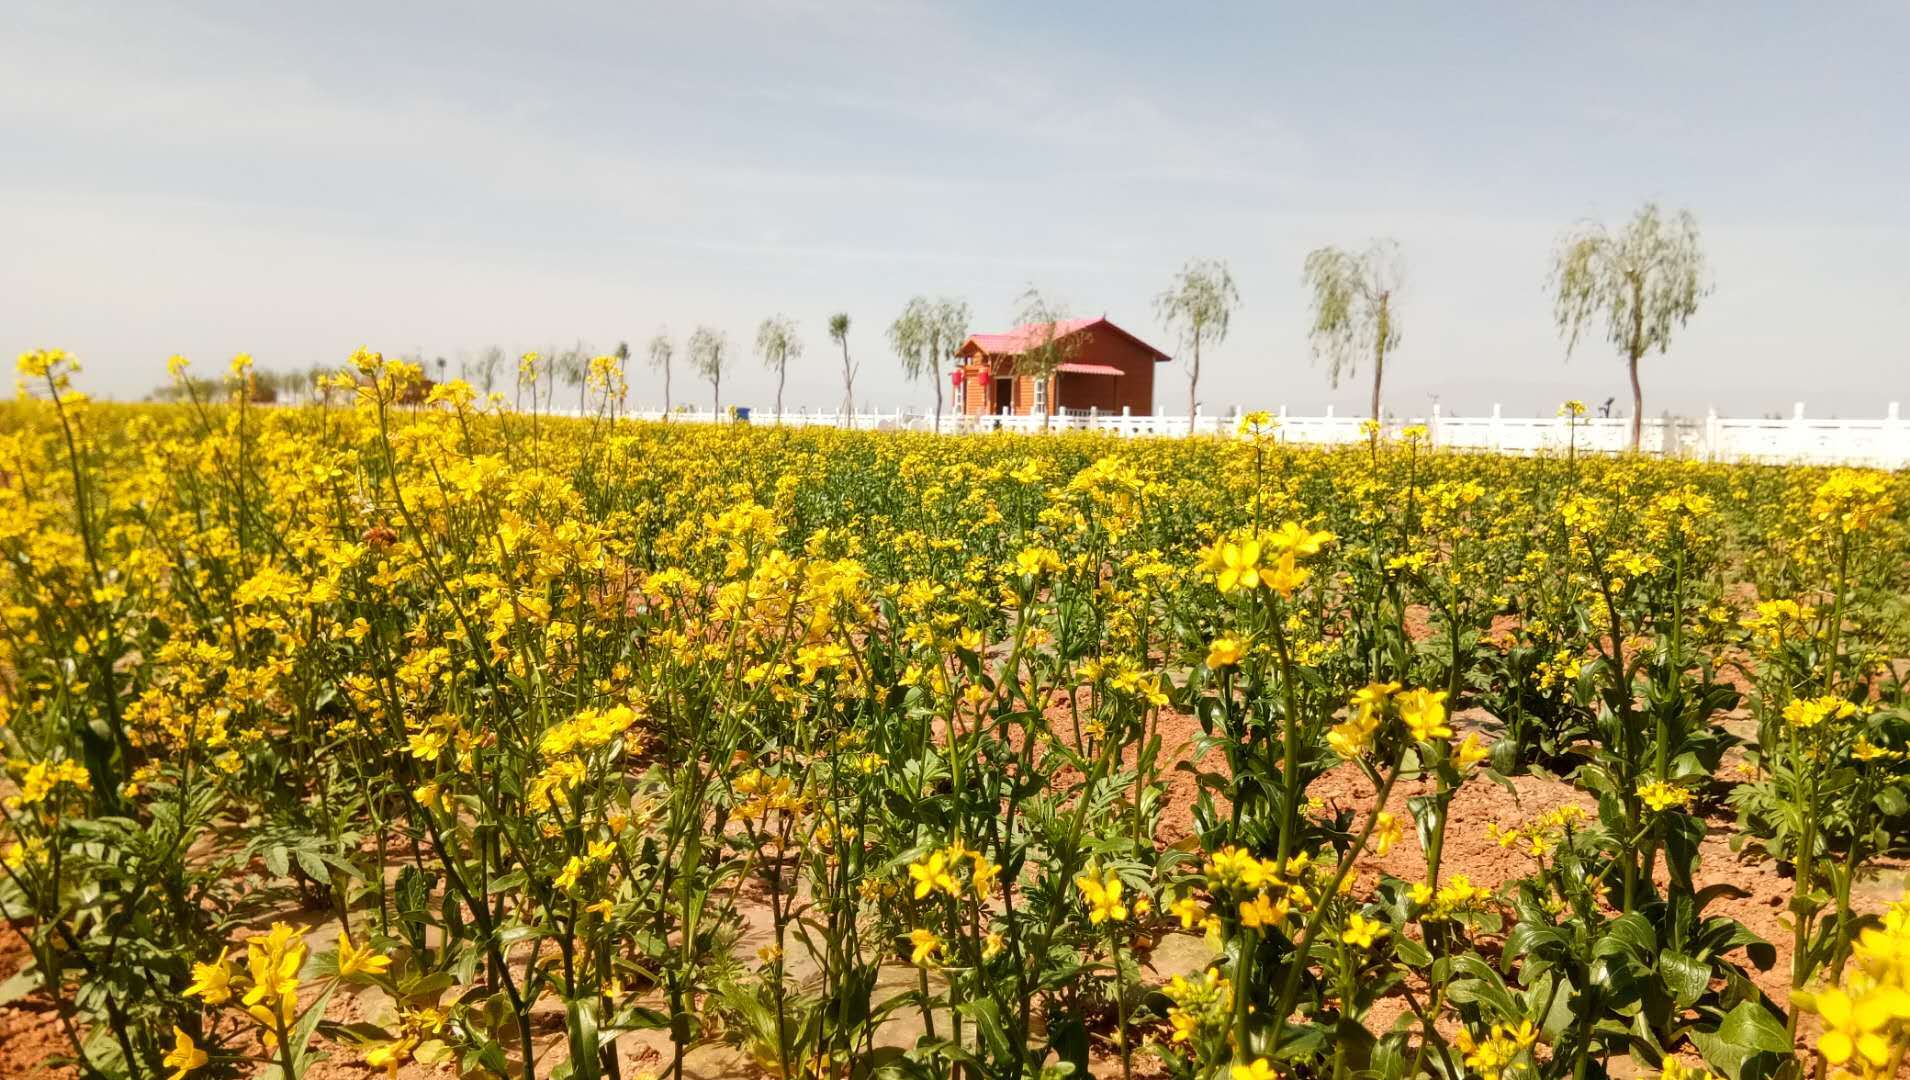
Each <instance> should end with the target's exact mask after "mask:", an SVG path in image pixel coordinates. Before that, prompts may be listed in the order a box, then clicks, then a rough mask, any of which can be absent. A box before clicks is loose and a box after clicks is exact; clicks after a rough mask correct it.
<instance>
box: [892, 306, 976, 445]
mask: <svg viewBox="0 0 1910 1080" xmlns="http://www.w3.org/2000/svg"><path fill="white" fill-rule="evenodd" d="M968 318H969V312H968V305H967V304H965V303H962V302H961V301H959V300H953V299H950V298H948V297H943V298H942V299H941V300H940V301H935V302H931V301H930V300H929V298H928V297H926V296H917V297H913V298H911V299H910V300H909V302H908V304H907V305H905V306H904V307H903V308H902V314H901V315H899V316H897V317H896V320H895V321H894V322H892V323H890V324H889V347H890V348H892V349H894V350H895V355H896V356H897V357H899V358H900V359H901V361H902V370H903V371H904V372H905V373H907V375H908V377H909V380H910V381H911V382H913V381H914V380H916V379H919V378H921V377H923V376H924V375H926V376H928V379H929V381H930V382H931V383H933V384H934V385H935V430H936V431H940V430H942V362H943V361H944V360H947V359H949V358H950V357H952V356H954V355H955V350H957V349H959V348H961V346H962V342H963V341H965V340H967V338H968Z"/></svg>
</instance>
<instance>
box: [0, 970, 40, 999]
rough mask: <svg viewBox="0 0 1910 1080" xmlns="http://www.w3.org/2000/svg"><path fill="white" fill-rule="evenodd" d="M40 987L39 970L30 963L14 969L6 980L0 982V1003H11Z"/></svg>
mask: <svg viewBox="0 0 1910 1080" xmlns="http://www.w3.org/2000/svg"><path fill="white" fill-rule="evenodd" d="M39 988H40V972H39V970H38V969H37V968H35V967H34V966H33V965H32V964H28V965H27V966H26V968H25V969H23V970H21V971H16V972H14V974H13V977H12V978H10V979H8V980H7V981H6V982H0V1005H11V1004H13V1003H14V1002H16V1001H18V1000H20V999H21V998H23V997H26V996H27V995H28V994H31V993H33V992H34V991H35V990H38V989H39Z"/></svg>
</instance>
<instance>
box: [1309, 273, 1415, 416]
mask: <svg viewBox="0 0 1910 1080" xmlns="http://www.w3.org/2000/svg"><path fill="white" fill-rule="evenodd" d="M1303 277H1304V280H1305V281H1306V284H1307V287H1308V288H1310V289H1312V290H1313V301H1312V311H1313V328H1312V329H1311V330H1309V331H1308V332H1307V334H1308V338H1309V339H1310V340H1311V342H1312V345H1313V356H1314V359H1316V360H1317V359H1322V358H1324V359H1325V360H1326V373H1327V379H1328V380H1329V381H1330V382H1331V383H1332V385H1333V386H1335V387H1338V386H1339V385H1340V377H1341V376H1342V375H1344V376H1346V377H1347V378H1352V377H1353V376H1354V375H1356V374H1358V373H1359V363H1360V359H1361V358H1362V357H1371V358H1372V360H1373V409H1372V412H1373V419H1374V421H1376V422H1377V421H1378V420H1379V418H1380V414H1379V392H1380V384H1381V382H1382V381H1383V380H1384V379H1385V377H1386V358H1387V356H1389V355H1391V354H1392V352H1393V350H1394V349H1397V348H1399V311H1398V309H1397V307H1396V301H1397V300H1398V298H1399V290H1400V287H1401V286H1402V285H1403V284H1404V283H1405V279H1406V271H1405V266H1404V264H1403V263H1402V262H1401V261H1400V256H1399V245H1398V244H1396V243H1394V242H1393V241H1391V240H1375V241H1373V243H1372V244H1371V245H1370V246H1369V247H1367V249H1366V250H1365V251H1363V252H1360V253H1359V254H1357V255H1356V254H1354V253H1352V252H1350V251H1344V250H1341V249H1340V248H1336V247H1323V248H1319V249H1317V250H1315V251H1314V252H1313V253H1312V254H1310V255H1308V256H1307V257H1306V270H1305V273H1304V275H1303Z"/></svg>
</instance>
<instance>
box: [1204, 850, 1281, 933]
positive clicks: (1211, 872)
mask: <svg viewBox="0 0 1910 1080" xmlns="http://www.w3.org/2000/svg"><path fill="white" fill-rule="evenodd" d="M1312 865H1313V860H1312V858H1311V857H1310V856H1308V855H1305V854H1301V855H1295V856H1293V857H1292V858H1290V859H1288V860H1287V862H1286V865H1285V866H1284V867H1283V866H1281V865H1280V862H1279V860H1277V859H1262V858H1258V857H1256V856H1254V855H1253V854H1252V853H1251V852H1247V851H1243V850H1241V849H1240V848H1237V847H1235V846H1233V845H1231V844H1229V845H1228V846H1226V847H1224V848H1221V849H1220V850H1219V851H1216V852H1214V853H1213V854H1212V855H1209V856H1208V857H1207V862H1206V865H1205V866H1204V867H1203V868H1202V872H1203V873H1204V875H1205V876H1206V879H1207V887H1208V889H1210V890H1212V891H1214V892H1216V893H1221V894H1225V895H1226V896H1228V897H1229V898H1231V899H1232V900H1233V901H1234V903H1235V911H1236V913H1237V914H1238V916H1239V918H1240V924H1241V925H1242V926H1246V927H1249V928H1252V929H1258V928H1260V927H1277V926H1281V925H1284V924H1285V923H1286V921H1287V918H1288V916H1289V915H1291V914H1292V913H1293V912H1294V911H1296V910H1297V911H1306V910H1309V909H1311V908H1312V906H1313V896H1312V894H1311V893H1310V892H1309V891H1308V890H1307V887H1306V884H1305V880H1304V879H1305V878H1306V876H1307V874H1308V871H1309V870H1310V869H1311V868H1312ZM1175 914H1177V915H1180V916H1181V921H1182V923H1183V924H1184V925H1185V924H1187V922H1188V914H1185V913H1183V912H1182V911H1181V910H1180V908H1179V906H1178V905H1176V911H1175Z"/></svg>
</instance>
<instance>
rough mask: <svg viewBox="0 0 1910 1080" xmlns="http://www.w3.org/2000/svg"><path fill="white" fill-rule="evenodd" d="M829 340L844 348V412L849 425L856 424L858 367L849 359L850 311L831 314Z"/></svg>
mask: <svg viewBox="0 0 1910 1080" xmlns="http://www.w3.org/2000/svg"><path fill="white" fill-rule="evenodd" d="M829 340H831V341H833V342H835V343H836V345H837V346H838V347H840V348H841V349H842V413H843V415H844V416H846V417H848V418H849V426H850V427H854V426H856V368H855V365H854V364H853V363H850V361H849V313H848V312H846V311H838V312H836V313H835V314H834V315H831V316H829Z"/></svg>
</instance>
